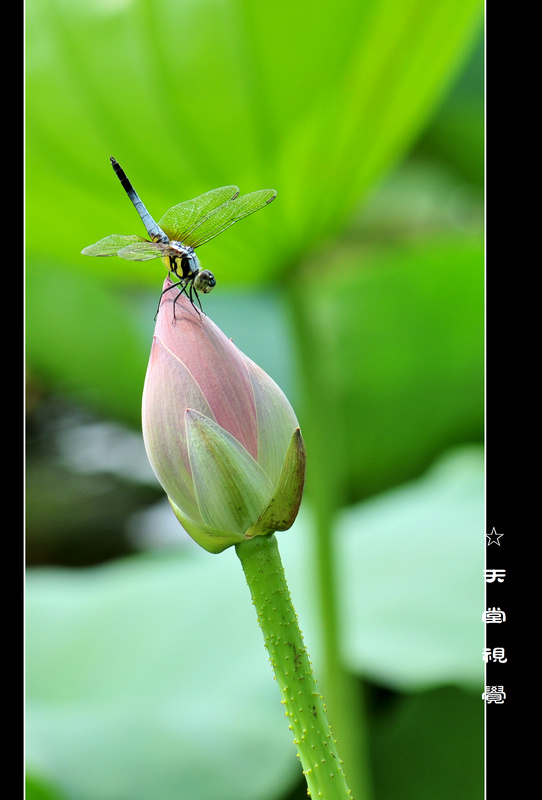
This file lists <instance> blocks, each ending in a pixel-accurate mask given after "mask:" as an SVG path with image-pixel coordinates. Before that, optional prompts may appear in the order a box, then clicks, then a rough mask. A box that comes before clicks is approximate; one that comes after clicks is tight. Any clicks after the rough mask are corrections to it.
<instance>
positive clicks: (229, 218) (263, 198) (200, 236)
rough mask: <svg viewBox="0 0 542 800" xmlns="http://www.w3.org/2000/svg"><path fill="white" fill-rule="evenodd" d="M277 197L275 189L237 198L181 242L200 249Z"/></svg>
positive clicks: (207, 218) (212, 213)
mask: <svg viewBox="0 0 542 800" xmlns="http://www.w3.org/2000/svg"><path fill="white" fill-rule="evenodd" d="M276 196H277V193H276V191H275V190H274V189H259V190H258V191H256V192H250V193H249V194H245V195H243V196H242V197H237V198H236V199H235V200H232V201H231V202H229V203H225V204H224V205H222V206H220V207H219V208H217V209H215V210H214V211H212V212H211V213H210V214H208V216H207V217H205V219H203V220H201V222H198V223H197V224H196V225H195V227H193V228H192V230H191V231H189V233H188V234H185V236H184V239H181V240H180V241H182V243H183V244H185V245H187V246H188V247H200V246H201V245H202V244H205V243H206V242H209V241H210V240H211V239H214V237H215V236H218V234H219V233H222V231H225V230H226V228H229V227H230V225H233V224H234V223H235V222H239V220H240V219H243V217H248V215H249V214H253V213H254V212H255V211H259V209H260V208H263V207H264V206H266V205H268V204H269V203H271V201H272V200H274V199H275V197H276Z"/></svg>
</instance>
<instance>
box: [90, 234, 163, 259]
mask: <svg viewBox="0 0 542 800" xmlns="http://www.w3.org/2000/svg"><path fill="white" fill-rule="evenodd" d="M132 242H146V240H145V239H142V238H141V236H136V235H135V234H134V235H132V236H123V235H122V234H121V233H113V234H111V236H106V237H105V239H100V241H99V242H96V244H91V245H89V246H88V247H85V249H84V250H81V253H82V255H84V256H116V255H117V253H118V252H119V250H120V249H121V248H123V247H127V246H128V245H129V244H131V243H132ZM146 243H147V244H148V242H146Z"/></svg>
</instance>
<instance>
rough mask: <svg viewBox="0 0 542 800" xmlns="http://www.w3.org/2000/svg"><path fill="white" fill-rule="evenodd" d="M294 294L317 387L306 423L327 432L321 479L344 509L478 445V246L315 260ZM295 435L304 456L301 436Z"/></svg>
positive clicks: (441, 245) (420, 247)
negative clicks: (465, 446)
mask: <svg viewBox="0 0 542 800" xmlns="http://www.w3.org/2000/svg"><path fill="white" fill-rule="evenodd" d="M301 286H302V288H301V293H302V301H301V302H302V303H303V305H304V307H305V309H306V312H305V313H306V314H307V316H308V317H309V324H310V335H309V337H308V339H309V341H308V347H310V350H311V362H310V363H311V369H312V370H313V371H314V372H315V373H317V374H318V375H319V378H318V380H319V386H320V391H319V393H318V395H317V396H314V397H311V398H310V402H311V403H312V405H313V408H312V409H311V414H309V415H308V419H309V422H310V423H311V424H313V425H314V424H315V425H318V426H319V429H320V431H321V430H323V431H325V432H326V433H327V436H328V441H327V443H326V454H327V456H326V457H327V459H328V463H329V470H330V471H331V472H332V474H334V475H335V474H336V475H342V476H343V486H345V487H346V491H347V492H348V497H349V499H350V500H357V499H362V498H364V497H368V496H369V495H371V494H374V493H375V492H378V491H382V490H383V489H386V488H388V487H391V486H394V485H396V484H397V483H399V482H401V481H404V480H408V479H411V478H412V477H414V476H416V475H419V474H421V472H422V471H423V470H424V469H426V468H427V466H428V465H429V464H430V463H431V461H432V460H433V459H434V458H435V457H436V455H437V454H438V453H439V452H440V451H441V450H443V449H445V448H446V447H450V446H452V445H454V444H461V443H464V442H469V441H476V440H479V441H482V438H483V414H484V402H483V388H484V386H483V377H484V373H483V354H484V350H483V341H484V340H483V334H484V328H483V325H484V316H483V311H484V291H483V290H484V260H483V243H482V241H481V240H480V239H471V238H464V239H459V240H456V241H454V240H446V239H444V240H438V241H435V242H423V243H421V244H411V245H408V244H403V245H402V247H389V248H388V247H381V248H375V249H374V250H368V251H367V252H363V251H362V250H360V249H356V250H354V251H353V252H351V253H349V252H347V251H346V252H343V251H339V252H337V253H330V254H323V255H322V257H321V258H319V259H315V260H314V261H312V262H311V264H310V272H308V275H306V276H304V278H302V284H301ZM320 408H321V413H320ZM315 415H316V416H315ZM299 418H300V422H301V425H302V426H303V423H304V415H303V410H302V409H299ZM320 431H319V433H320ZM304 435H305V437H306V440H307V447H308V449H309V451H310V446H311V436H312V431H311V429H310V428H308V427H305V428H304ZM308 470H309V472H310V459H309V462H308Z"/></svg>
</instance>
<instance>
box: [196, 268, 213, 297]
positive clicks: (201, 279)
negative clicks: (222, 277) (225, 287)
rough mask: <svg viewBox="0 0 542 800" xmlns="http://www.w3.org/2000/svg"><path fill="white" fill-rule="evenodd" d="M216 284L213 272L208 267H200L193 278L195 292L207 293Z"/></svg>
mask: <svg viewBox="0 0 542 800" xmlns="http://www.w3.org/2000/svg"><path fill="white" fill-rule="evenodd" d="M215 286H216V278H215V276H214V275H213V273H212V272H211V271H210V270H208V269H200V271H199V272H198V274H197V275H196V277H195V278H194V289H195V290H196V292H203V294H209V292H210V291H212V289H214V287H215Z"/></svg>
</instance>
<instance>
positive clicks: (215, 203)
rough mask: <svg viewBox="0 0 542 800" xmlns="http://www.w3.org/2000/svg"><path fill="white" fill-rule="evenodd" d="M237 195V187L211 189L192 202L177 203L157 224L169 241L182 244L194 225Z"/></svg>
mask: <svg viewBox="0 0 542 800" xmlns="http://www.w3.org/2000/svg"><path fill="white" fill-rule="evenodd" d="M238 194H239V189H238V188H237V186H222V187H221V188H220V189H212V190H211V191H210V192H205V194H202V195H200V196H199V197H195V198H194V199H193V200H185V201H184V203H178V205H176V206H173V207H172V208H170V209H168V211H166V213H165V214H164V216H163V217H162V219H160V220H159V222H158V224H159V226H160V227H161V228H162V230H164V231H165V232H166V233H167V235H168V236H169V238H170V239H173V240H174V241H177V242H183V241H184V237H186V236H187V235H188V234H189V233H190V231H191V230H192V229H193V228H194V226H195V225H197V224H198V223H199V222H201V221H202V220H204V219H206V218H207V217H208V216H209V214H211V213H212V212H213V211H216V209H218V208H220V207H221V206H223V205H224V204H225V203H229V202H230V201H231V200H233V199H234V198H235V197H237V195H238Z"/></svg>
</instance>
